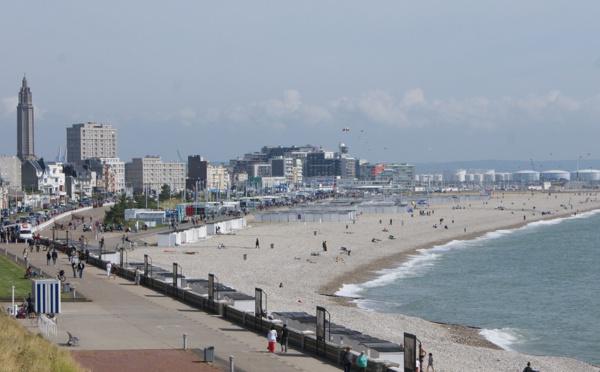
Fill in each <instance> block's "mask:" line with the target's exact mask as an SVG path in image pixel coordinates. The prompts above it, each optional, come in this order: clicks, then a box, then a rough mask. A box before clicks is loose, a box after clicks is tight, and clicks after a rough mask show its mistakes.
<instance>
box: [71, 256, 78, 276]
mask: <svg viewBox="0 0 600 372" xmlns="http://www.w3.org/2000/svg"><path fill="white" fill-rule="evenodd" d="M71 269H73V278H77V263H76V262H75V258H74V257H71Z"/></svg>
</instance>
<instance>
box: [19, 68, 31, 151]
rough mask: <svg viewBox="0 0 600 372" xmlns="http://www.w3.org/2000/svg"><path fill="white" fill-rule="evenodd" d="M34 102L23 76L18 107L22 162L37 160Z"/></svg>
mask: <svg viewBox="0 0 600 372" xmlns="http://www.w3.org/2000/svg"><path fill="white" fill-rule="evenodd" d="M34 150H35V149H34V127H33V101H32V99H31V90H30V89H29V87H28V86H27V79H26V78H25V76H23V82H22V84H21V90H20V91H19V104H18V105H17V157H18V158H19V159H21V161H25V160H33V159H35V151H34Z"/></svg>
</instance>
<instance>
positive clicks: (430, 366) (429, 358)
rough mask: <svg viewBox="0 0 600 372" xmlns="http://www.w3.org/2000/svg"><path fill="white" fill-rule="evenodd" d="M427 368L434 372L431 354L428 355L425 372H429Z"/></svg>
mask: <svg viewBox="0 0 600 372" xmlns="http://www.w3.org/2000/svg"><path fill="white" fill-rule="evenodd" d="M429 368H431V370H432V371H433V372H435V369H434V368H433V354H431V353H429V356H428V357H427V372H429Z"/></svg>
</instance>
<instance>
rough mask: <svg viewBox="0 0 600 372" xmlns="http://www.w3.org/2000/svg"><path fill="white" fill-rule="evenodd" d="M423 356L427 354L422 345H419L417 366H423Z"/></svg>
mask: <svg viewBox="0 0 600 372" xmlns="http://www.w3.org/2000/svg"><path fill="white" fill-rule="evenodd" d="M425 355H427V352H426V351H425V348H424V347H423V344H421V343H419V365H421V366H422V365H423V359H425Z"/></svg>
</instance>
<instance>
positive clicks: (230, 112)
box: [205, 89, 331, 129]
mask: <svg viewBox="0 0 600 372" xmlns="http://www.w3.org/2000/svg"><path fill="white" fill-rule="evenodd" d="M205 118H206V119H207V120H208V121H212V122H219V123H220V124H223V123H225V124H227V123H229V124H234V125H236V126H237V125H252V126H254V127H256V126H258V127H265V128H271V129H285V128H288V127H290V126H292V125H298V124H303V125H316V124H321V123H326V122H327V121H328V120H330V119H331V114H330V112H329V111H328V110H327V109H326V108H325V107H322V106H318V105H311V104H307V103H305V102H303V100H302V96H301V95H300V92H298V91H297V90H294V89H290V90H286V91H284V92H283V94H282V96H281V97H279V98H273V99H268V100H264V101H259V102H254V103H250V104H247V105H240V106H235V107H230V108H227V109H224V110H221V111H218V112H215V111H214V110H212V111H210V112H208V113H207V114H206V115H205Z"/></svg>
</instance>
